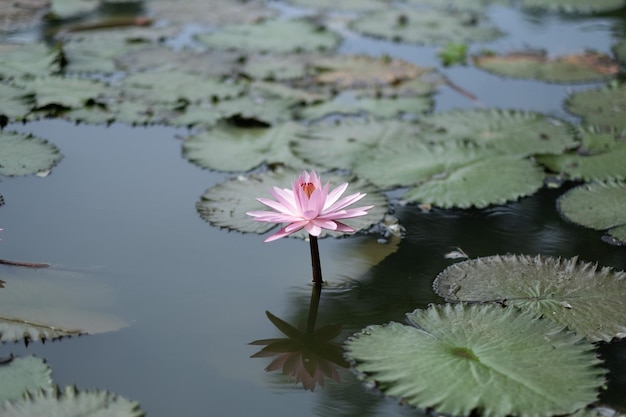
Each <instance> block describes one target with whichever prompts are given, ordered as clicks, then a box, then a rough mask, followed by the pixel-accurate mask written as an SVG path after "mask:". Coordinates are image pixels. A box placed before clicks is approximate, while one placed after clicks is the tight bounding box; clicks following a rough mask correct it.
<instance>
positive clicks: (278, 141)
mask: <svg viewBox="0 0 626 417" xmlns="http://www.w3.org/2000/svg"><path fill="white" fill-rule="evenodd" d="M300 129H301V127H300V125H299V124H297V123H293V122H289V123H283V124H278V125H276V126H273V127H269V128H265V127H258V128H238V127H234V126H228V125H220V126H219V127H216V128H214V129H211V130H208V131H204V132H200V133H198V134H195V135H192V136H190V137H189V138H187V140H185V143H184V144H183V155H184V156H185V158H187V159H188V160H189V161H190V162H192V163H194V164H196V165H199V166H201V167H203V168H208V169H215V170H218V171H248V170H251V169H253V168H256V167H258V166H259V165H261V164H263V163H266V164H276V163H280V164H286V165H290V166H293V167H296V166H302V165H303V162H302V161H301V160H300V159H298V158H296V157H295V156H294V155H293V154H292V153H291V151H290V150H289V142H290V141H291V140H293V138H294V135H296V134H297V133H298V132H299V131H300Z"/></svg>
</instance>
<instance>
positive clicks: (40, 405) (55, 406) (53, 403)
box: [0, 387, 144, 417]
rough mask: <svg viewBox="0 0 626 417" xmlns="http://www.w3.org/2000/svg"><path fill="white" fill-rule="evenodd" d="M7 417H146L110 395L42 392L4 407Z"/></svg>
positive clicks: (68, 390) (0, 408) (70, 389)
mask: <svg viewBox="0 0 626 417" xmlns="http://www.w3.org/2000/svg"><path fill="white" fill-rule="evenodd" d="M0 414H2V416H3V417H32V416H47V417H79V416H80V417H142V416H144V412H143V411H141V408H140V406H139V403H137V402H133V401H129V400H127V399H126V398H124V397H120V396H118V395H115V394H111V393H109V392H107V391H78V390H77V389H76V388H75V387H66V388H65V389H64V390H63V391H60V390H58V389H57V390H52V391H39V392H36V393H32V394H29V395H28V396H27V397H26V398H24V399H21V400H18V401H10V402H6V403H4V405H0Z"/></svg>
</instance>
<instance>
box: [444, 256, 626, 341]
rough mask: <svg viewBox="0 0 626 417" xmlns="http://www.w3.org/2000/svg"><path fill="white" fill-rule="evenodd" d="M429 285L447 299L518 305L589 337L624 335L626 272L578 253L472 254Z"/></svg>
mask: <svg viewBox="0 0 626 417" xmlns="http://www.w3.org/2000/svg"><path fill="white" fill-rule="evenodd" d="M433 287H434V289H435V292H436V293H437V294H439V295H440V296H442V297H444V298H445V299H447V300H449V301H459V302H498V303H505V304H507V305H511V306H515V307H519V308H520V309H522V310H525V311H528V312H530V313H532V314H534V315H536V316H537V317H544V318H547V319H550V320H551V321H555V322H556V323H558V324H559V325H561V326H567V327H569V328H570V329H572V330H574V331H575V332H577V333H578V334H579V335H581V336H584V337H586V338H587V339H589V340H590V341H592V342H597V341H601V340H603V341H607V342H608V341H610V340H611V339H613V338H614V337H625V336H626V273H624V272H621V271H620V272H616V271H614V270H613V269H611V268H598V266H597V264H595V265H594V264H590V263H583V262H579V261H578V258H572V259H567V260H565V259H560V258H559V259H557V258H550V257H544V256H536V257H531V256H525V255H507V256H498V255H496V256H490V257H485V258H479V259H472V260H468V261H464V262H459V263H456V264H454V265H451V266H449V267H448V268H447V269H446V270H444V271H443V272H441V273H440V274H439V276H438V277H437V279H436V280H435V283H434V284H433Z"/></svg>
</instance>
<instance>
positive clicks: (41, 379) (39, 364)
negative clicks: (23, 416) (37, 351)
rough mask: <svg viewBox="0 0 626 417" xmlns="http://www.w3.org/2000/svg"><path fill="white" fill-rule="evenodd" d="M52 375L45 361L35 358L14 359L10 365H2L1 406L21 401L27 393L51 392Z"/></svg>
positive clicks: (0, 377) (0, 381) (0, 368)
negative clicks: (5, 403)
mask: <svg viewBox="0 0 626 417" xmlns="http://www.w3.org/2000/svg"><path fill="white" fill-rule="evenodd" d="M51 373H52V370H51V369H50V367H49V366H48V365H46V363H45V362H44V361H43V359H40V358H36V357H34V356H27V357H24V358H12V359H10V362H9V363H0V404H4V402H5V401H8V400H17V399H20V398H21V397H22V395H23V394H24V393H25V392H26V391H29V392H37V391H39V390H45V391H47V390H51V389H52V378H51V377H50V374H51ZM1 408H2V406H0V409H1Z"/></svg>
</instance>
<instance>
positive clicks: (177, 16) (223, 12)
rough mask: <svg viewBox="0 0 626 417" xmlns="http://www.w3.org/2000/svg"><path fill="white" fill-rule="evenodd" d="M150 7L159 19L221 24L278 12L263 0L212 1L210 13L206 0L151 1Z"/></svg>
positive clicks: (180, 22) (262, 17) (182, 23)
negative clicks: (179, 0) (181, 0)
mask: <svg viewBox="0 0 626 417" xmlns="http://www.w3.org/2000/svg"><path fill="white" fill-rule="evenodd" d="M149 6H150V8H151V9H152V10H153V11H154V12H155V13H156V15H157V16H158V17H159V18H160V19H164V20H166V21H168V22H170V23H171V24H174V25H188V24H189V23H199V24H202V25H209V26H222V25H227V24H238V23H242V24H243V23H254V22H258V21H259V20H262V19H268V18H271V17H273V16H275V15H276V14H277V11H276V10H275V9H274V8H272V7H268V5H267V2H266V1H263V0H237V1H233V0H211V10H210V11H211V12H210V13H207V3H206V0H185V2H172V1H171V0H150V2H149Z"/></svg>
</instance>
